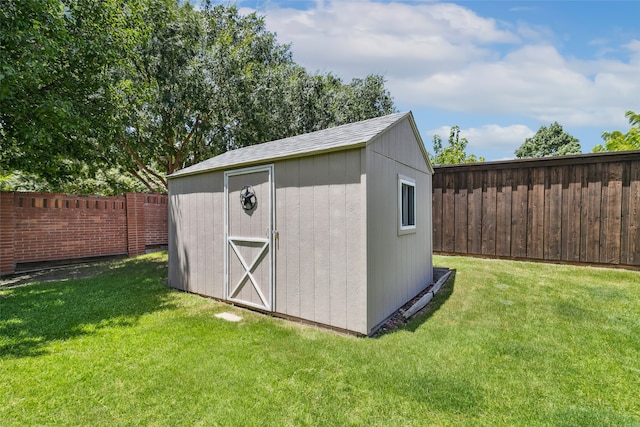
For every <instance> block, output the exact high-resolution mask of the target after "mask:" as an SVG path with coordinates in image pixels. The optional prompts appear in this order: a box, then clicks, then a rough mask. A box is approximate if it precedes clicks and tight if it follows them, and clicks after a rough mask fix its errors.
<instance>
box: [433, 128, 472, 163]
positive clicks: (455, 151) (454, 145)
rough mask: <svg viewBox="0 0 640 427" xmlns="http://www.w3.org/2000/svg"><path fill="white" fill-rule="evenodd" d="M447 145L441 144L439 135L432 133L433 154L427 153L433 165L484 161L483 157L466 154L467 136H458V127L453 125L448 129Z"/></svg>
mask: <svg viewBox="0 0 640 427" xmlns="http://www.w3.org/2000/svg"><path fill="white" fill-rule="evenodd" d="M448 142H449V145H448V146H446V147H443V146H442V138H441V137H440V135H433V151H434V153H435V154H434V155H431V154H429V157H430V160H431V163H433V164H434V165H457V164H459V163H475V162H484V157H477V156H476V155H475V154H469V155H468V154H467V153H466V152H465V149H466V148H467V144H468V143H469V141H467V138H460V127H459V126H453V127H451V130H450V131H449V140H448Z"/></svg>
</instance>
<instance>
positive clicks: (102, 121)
mask: <svg viewBox="0 0 640 427" xmlns="http://www.w3.org/2000/svg"><path fill="white" fill-rule="evenodd" d="M0 28H2V29H3V31H2V32H0V137H1V138H2V139H0V170H1V171H3V173H5V174H10V173H13V171H21V172H22V173H23V176H29V177H32V178H33V179H35V180H42V181H44V182H48V183H49V184H50V185H51V187H55V188H60V187H64V184H65V183H72V182H75V180H76V179H77V178H78V177H83V176H84V177H87V178H91V176H92V174H95V173H96V171H109V170H112V169H113V168H116V169H117V170H122V171H127V172H129V173H130V174H131V175H132V176H133V177H135V178H136V179H137V180H138V181H140V183H142V184H143V185H144V186H145V187H146V188H147V189H148V190H151V191H165V190H166V179H165V174H170V173H172V172H174V171H176V170H178V169H181V168H183V167H186V166H189V165H191V164H193V163H196V162H199V161H201V160H205V159H207V158H209V157H212V156H214V155H216V154H220V153H222V152H225V151H227V150H229V149H233V148H238V147H243V146H246V145H251V144H257V143H261V142H265V141H269V140H273V139H279V138H283V137H287V136H291V135H296V134H299V133H304V132H310V131H313V130H318V129H323V128H326V127H329V126H334V125H339V124H343V123H348V122H352V121H357V120H362V119H366V118H370V117H375V116H380V115H384V114H388V113H391V112H393V111H394V109H393V102H392V99H391V96H390V94H389V93H388V91H387V90H386V89H385V87H384V79H383V78H382V77H381V76H367V77H366V78H364V79H354V80H353V81H352V82H351V83H349V84H345V83H343V82H342V81H341V80H340V79H338V78H336V77H334V76H332V75H331V74H327V75H311V74H309V73H307V72H306V70H304V69H303V68H301V67H299V66H298V65H296V64H295V63H294V62H293V60H292V59H291V58H292V55H291V52H290V50H289V46H287V45H282V44H279V43H278V42H277V40H276V36H275V34H273V33H270V32H268V31H267V30H266V27H265V23H264V18H263V17H260V16H258V15H256V14H255V13H254V14H249V15H242V14H240V13H239V11H238V9H237V8H236V7H225V6H221V5H216V6H212V5H211V4H210V3H209V2H207V3H205V6H204V8H203V9H198V10H196V9H194V7H193V6H191V4H190V3H189V2H182V1H178V0H159V1H156V0H104V1H100V2H96V1H94V0H20V1H18V0H7V1H5V2H4V3H3V7H2V8H0ZM5 29H6V30H5ZM114 185H115V184H114ZM115 188H120V187H114V189H115Z"/></svg>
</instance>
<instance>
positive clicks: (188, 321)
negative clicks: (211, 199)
mask: <svg viewBox="0 0 640 427" xmlns="http://www.w3.org/2000/svg"><path fill="white" fill-rule="evenodd" d="M435 262H436V265H443V266H448V267H450V268H455V269H456V270H457V274H456V278H455V281H454V282H450V283H449V284H448V285H447V286H446V287H445V288H443V290H442V291H441V292H440V294H439V295H438V296H437V297H436V298H435V299H434V301H433V302H432V303H431V304H430V306H429V307H428V308H427V309H426V310H424V311H423V312H421V313H420V314H419V315H418V316H417V317H416V318H414V319H413V320H412V321H411V322H410V323H408V324H407V325H406V326H405V327H403V328H401V329H399V330H397V331H395V332H392V333H389V334H386V335H383V336H382V337H380V338H377V339H362V338H354V337H348V336H342V335H338V334H335V333H333V332H329V331H325V330H322V329H317V328H312V327H305V326H301V325H298V324H294V323H291V322H286V321H283V320H278V319H274V318H270V317H267V316H263V315H259V314H257V313H253V312H248V311H243V310H239V309H235V308H231V307H229V306H226V305H223V304H221V303H218V302H215V301H213V300H210V299H206V298H202V297H198V296H195V295H190V294H185V293H180V292H177V291H173V290H171V289H169V288H167V287H166V285H165V283H166V254H151V255H147V256H143V257H139V258H135V259H129V260H124V261H118V262H112V263H109V264H106V265H105V267H104V271H103V273H102V274H101V275H99V276H97V277H94V278H86V279H81V280H70V281H57V282H45V283H33V284H28V285H24V286H18V287H14V288H0V399H2V404H1V405H0V424H2V425H6V426H11V425H16V426H18V425H19V426H24V425H92V426H93V425H97V426H99V425H108V426H113V425H144V426H147V425H185V426H193V425H207V426H209V425H224V426H227V425H228V426H252V425H273V426H287V425H291V426H303V425H322V426H326V425H339V426H344V425H354V426H359V425H363V426H391V425H402V426H423V425H443V426H446V425H473V426H476V425H487V426H495V425H509V426H511V425H523V426H536V425H540V426H546V425H549V426H580V425H584V426H620V425H628V426H633V425H635V426H638V425H640V399H639V397H638V396H639V394H638V393H639V390H640V272H631V271H622V270H613V269H596V268H587V267H567V266H558V265H547V264H533V263H523V262H510V261H497V260H480V259H470V258H461V257H460V258H459V257H451V258H450V257H436V258H435ZM223 311H232V312H234V313H236V314H239V315H240V316H242V317H243V320H242V321H241V322H239V323H230V322H226V321H224V320H221V319H218V318H216V317H214V314H216V313H219V312H223Z"/></svg>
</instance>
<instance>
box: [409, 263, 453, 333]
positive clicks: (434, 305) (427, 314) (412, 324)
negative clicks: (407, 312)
mask: <svg viewBox="0 0 640 427" xmlns="http://www.w3.org/2000/svg"><path fill="white" fill-rule="evenodd" d="M455 284H456V270H451V277H449V279H448V280H447V282H446V283H445V284H444V285H442V287H441V288H440V291H438V293H437V294H436V295H435V296H434V297H433V299H432V300H431V301H429V304H427V306H426V307H424V308H423V309H422V310H420V311H419V312H418V313H416V314H415V315H414V316H413V317H411V318H410V319H409V320H408V322H407V323H406V325H404V326H403V327H402V328H400V329H402V330H404V331H410V332H415V331H416V330H417V329H418V328H419V327H420V326H422V324H423V323H425V322H426V321H427V320H429V319H430V318H431V317H432V316H433V315H434V314H436V312H437V311H438V310H440V308H442V306H443V305H444V303H445V302H447V300H448V299H449V298H450V297H451V295H452V294H453V290H454V288H455Z"/></svg>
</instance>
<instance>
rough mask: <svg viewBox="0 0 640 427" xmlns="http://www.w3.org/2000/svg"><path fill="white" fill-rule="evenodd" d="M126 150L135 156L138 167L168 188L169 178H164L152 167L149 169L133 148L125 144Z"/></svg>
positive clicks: (134, 159)
mask: <svg viewBox="0 0 640 427" xmlns="http://www.w3.org/2000/svg"><path fill="white" fill-rule="evenodd" d="M124 148H125V150H126V151H127V153H129V155H130V156H131V157H132V158H133V161H134V162H136V164H137V165H138V167H139V168H140V169H141V170H143V171H145V172H146V173H147V174H149V175H152V176H153V177H155V178H156V179H157V180H158V181H160V182H161V183H162V185H163V186H164V187H165V188H166V187H167V180H166V179H164V178H163V177H162V176H161V175H160V174H158V173H156V172H154V171H152V170H151V169H149V168H148V167H147V165H145V164H144V163H143V162H142V161H141V160H140V158H139V157H138V156H137V155H136V153H134V152H133V150H132V149H131V148H130V147H129V146H128V145H126V144H125V146H124Z"/></svg>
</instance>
